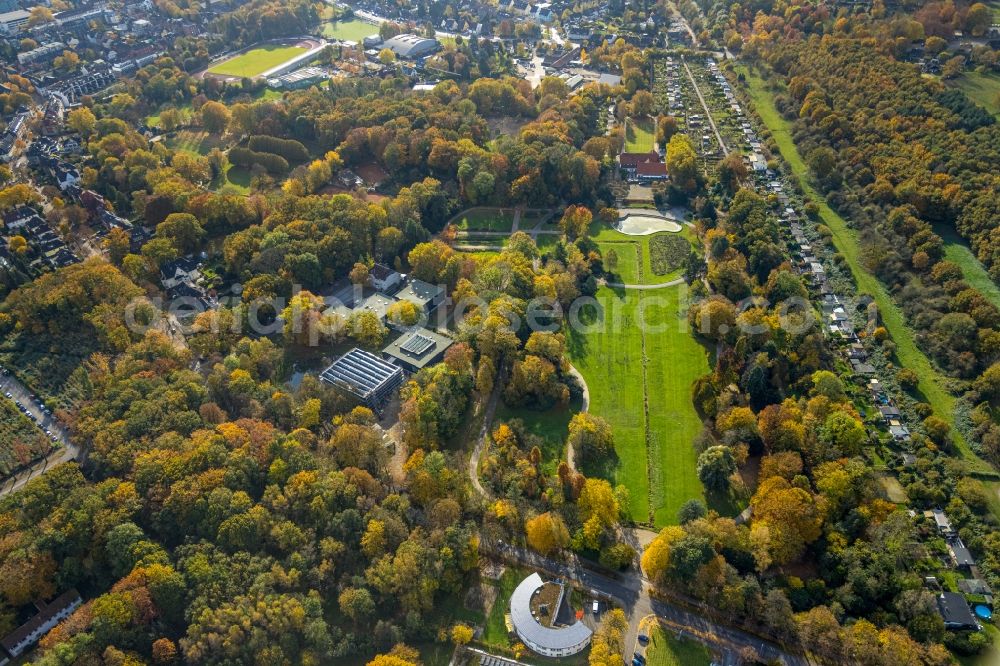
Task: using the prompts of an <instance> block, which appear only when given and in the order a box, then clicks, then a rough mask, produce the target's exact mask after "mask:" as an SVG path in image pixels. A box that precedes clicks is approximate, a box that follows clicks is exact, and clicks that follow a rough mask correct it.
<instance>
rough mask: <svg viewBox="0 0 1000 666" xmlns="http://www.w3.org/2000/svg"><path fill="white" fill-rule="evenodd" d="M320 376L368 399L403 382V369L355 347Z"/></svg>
mask: <svg viewBox="0 0 1000 666" xmlns="http://www.w3.org/2000/svg"><path fill="white" fill-rule="evenodd" d="M320 378H321V379H323V380H325V381H327V382H329V383H330V384H335V385H337V386H342V387H344V388H346V389H347V390H349V391H350V392H351V393H354V394H355V395H357V396H359V397H361V398H363V399H368V398H369V397H370V396H372V395H373V394H374V393H376V392H378V391H380V390H381V389H383V388H385V387H387V386H390V385H392V384H396V383H402V378H403V371H402V370H401V369H400V368H399V367H397V366H395V365H393V364H392V363H389V362H387V361H384V360H382V359H381V358H379V357H378V356H375V355H374V354H369V353H368V352H366V351H364V350H362V349H358V348H354V349H352V350H351V351H349V352H347V353H346V354H344V355H343V356H341V357H340V358H338V359H337V360H336V361H334V362H333V365H331V366H330V367H329V368H327V369H326V370H324V371H323V372H322V373H321V374H320Z"/></svg>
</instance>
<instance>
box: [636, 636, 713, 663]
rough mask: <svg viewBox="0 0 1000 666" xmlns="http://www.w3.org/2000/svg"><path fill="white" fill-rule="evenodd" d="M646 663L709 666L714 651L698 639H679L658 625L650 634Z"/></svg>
mask: <svg viewBox="0 0 1000 666" xmlns="http://www.w3.org/2000/svg"><path fill="white" fill-rule="evenodd" d="M646 663H647V664H648V666H701V665H702V664H704V666H708V664H711V663H712V653H711V652H710V651H709V649H708V648H707V647H705V646H704V645H702V644H701V643H699V642H697V641H693V640H691V639H690V638H682V639H678V638H677V637H676V636H675V635H674V634H672V633H668V632H665V631H663V629H660V628H659V627H657V628H656V629H654V630H653V631H652V632H651V633H650V636H649V647H647V648H646Z"/></svg>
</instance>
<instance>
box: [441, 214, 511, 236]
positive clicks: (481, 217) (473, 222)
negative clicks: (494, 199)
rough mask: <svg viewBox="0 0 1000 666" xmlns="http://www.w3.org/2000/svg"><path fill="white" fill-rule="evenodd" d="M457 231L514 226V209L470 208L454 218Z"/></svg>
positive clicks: (501, 229) (499, 228)
mask: <svg viewBox="0 0 1000 666" xmlns="http://www.w3.org/2000/svg"><path fill="white" fill-rule="evenodd" d="M454 220H455V226H456V227H457V228H458V229H459V231H499V232H506V233H509V232H510V230H511V229H512V228H513V227H514V211H513V210H511V209H508V208H470V209H469V210H467V211H464V212H462V213H459V214H458V215H457V216H456V217H455V218H454Z"/></svg>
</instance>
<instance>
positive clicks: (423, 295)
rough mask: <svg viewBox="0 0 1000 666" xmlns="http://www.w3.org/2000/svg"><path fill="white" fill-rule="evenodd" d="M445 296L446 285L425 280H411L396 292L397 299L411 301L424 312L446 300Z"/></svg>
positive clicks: (431, 309)
mask: <svg viewBox="0 0 1000 666" xmlns="http://www.w3.org/2000/svg"><path fill="white" fill-rule="evenodd" d="M444 297H445V292H444V287H442V286H440V285H435V284H431V283H429V282H424V281H423V280H410V283H409V284H408V285H406V287H404V288H403V290H402V291H400V292H399V293H398V294H396V298H397V299H399V300H401V301H410V302H411V303H413V304H414V305H416V306H417V307H419V308H420V309H421V310H423V311H424V312H431V311H433V310H434V308H436V307H437V306H438V305H440V304H441V303H442V301H444Z"/></svg>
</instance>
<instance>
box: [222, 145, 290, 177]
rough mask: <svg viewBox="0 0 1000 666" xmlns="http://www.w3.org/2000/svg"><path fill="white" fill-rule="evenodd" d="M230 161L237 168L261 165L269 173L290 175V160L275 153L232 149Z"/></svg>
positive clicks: (238, 148) (230, 150)
mask: <svg viewBox="0 0 1000 666" xmlns="http://www.w3.org/2000/svg"><path fill="white" fill-rule="evenodd" d="M229 161H230V162H232V163H233V164H235V165H236V166H241V167H245V168H248V169H249V168H251V167H253V166H254V165H257V164H259V165H260V166H262V167H263V168H264V169H265V170H267V172H268V173H275V174H283V173H288V160H286V159H285V158H284V157H282V156H281V155H275V154H274V153H260V152H257V151H255V150H248V149H246V148H240V147H238V146H237V147H236V148H230V149H229Z"/></svg>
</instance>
